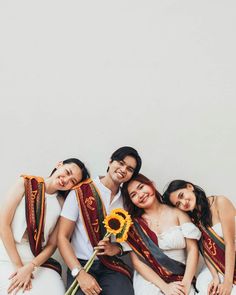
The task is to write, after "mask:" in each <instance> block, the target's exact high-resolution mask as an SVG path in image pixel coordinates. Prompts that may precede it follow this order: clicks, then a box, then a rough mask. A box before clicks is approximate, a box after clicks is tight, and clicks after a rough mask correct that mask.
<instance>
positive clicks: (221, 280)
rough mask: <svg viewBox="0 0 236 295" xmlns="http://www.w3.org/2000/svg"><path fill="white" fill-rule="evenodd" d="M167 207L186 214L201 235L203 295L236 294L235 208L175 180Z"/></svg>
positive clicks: (200, 282)
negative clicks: (175, 208) (173, 207)
mask: <svg viewBox="0 0 236 295" xmlns="http://www.w3.org/2000/svg"><path fill="white" fill-rule="evenodd" d="M163 197H164V201H165V202H166V203H167V204H172V205H174V206H175V207H177V208H179V209H181V210H183V211H185V212H187V213H188V214H189V216H190V217H191V218H192V220H193V222H194V223H195V224H196V225H197V226H198V227H199V229H200V230H201V232H202V239H201V241H200V243H199V245H200V251H201V253H202V255H203V257H204V260H205V264H204V266H203V269H202V270H201V271H200V273H199V275H198V277H197V288H198V289H199V292H200V294H201V295H203V294H219V295H230V294H236V285H235V283H236V271H235V215H236V214H235V208H234V206H233V204H232V203H231V202H230V201H229V200H228V199H227V198H226V197H223V196H211V197H207V196H206V194H205V192H204V191H203V190H202V189H201V188H200V187H199V186H197V185H195V184H193V183H191V182H189V181H185V180H174V181H172V182H171V183H170V184H169V186H168V187H167V189H166V192H165V193H164V195H163Z"/></svg>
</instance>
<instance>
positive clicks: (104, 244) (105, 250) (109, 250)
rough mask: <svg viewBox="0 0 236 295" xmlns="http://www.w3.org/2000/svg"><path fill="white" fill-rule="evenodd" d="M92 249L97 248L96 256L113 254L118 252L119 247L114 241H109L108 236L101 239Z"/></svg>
mask: <svg viewBox="0 0 236 295" xmlns="http://www.w3.org/2000/svg"><path fill="white" fill-rule="evenodd" d="M94 250H98V253H97V256H99V255H108V256H114V255H117V254H119V253H120V247H118V246H117V245H116V244H115V243H110V241H109V238H105V239H103V240H101V241H100V242H99V243H98V245H97V246H96V247H94Z"/></svg>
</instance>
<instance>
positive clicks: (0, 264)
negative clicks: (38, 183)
mask: <svg viewBox="0 0 236 295" xmlns="http://www.w3.org/2000/svg"><path fill="white" fill-rule="evenodd" d="M45 203H46V215H45V227H44V243H43V246H45V245H46V243H47V240H48V237H49V235H50V233H51V232H52V231H53V229H54V227H55V225H56V222H57V220H58V218H59V215H60V212H61V206H60V204H59V202H58V200H57V197H56V195H47V194H46V198H45ZM11 227H12V232H13V236H14V240H15V243H16V248H17V251H18V253H19V255H20V257H21V260H22V262H23V263H24V264H26V263H28V262H30V261H32V259H34V255H33V254H32V252H31V250H30V245H29V242H28V238H27V234H26V233H25V230H26V219H25V197H23V198H22V200H21V202H20V204H19V205H18V207H17V209H16V211H15V215H14V218H13V221H12V226H11ZM13 272H14V267H13V265H12V263H11V261H10V258H9V256H8V254H7V252H6V249H5V247H4V245H3V242H2V240H1V239H0V295H6V294H8V293H7V289H8V287H9V284H10V281H9V279H8V278H9V277H10V275H11V274H12V273H13ZM13 292H14V291H13ZM64 293H65V287H64V283H63V281H62V278H61V276H60V275H59V274H58V273H57V272H56V271H55V270H52V269H49V268H46V267H38V268H37V270H36V271H35V272H34V279H32V289H31V290H30V291H26V292H25V293H22V291H21V290H19V291H18V292H17V295H18V294H29V295H42V294H52V295H54V294H55V295H63V294H64Z"/></svg>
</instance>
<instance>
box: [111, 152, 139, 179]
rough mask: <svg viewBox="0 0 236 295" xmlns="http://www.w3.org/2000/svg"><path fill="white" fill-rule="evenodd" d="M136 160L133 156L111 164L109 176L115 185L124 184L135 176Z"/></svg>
mask: <svg viewBox="0 0 236 295" xmlns="http://www.w3.org/2000/svg"><path fill="white" fill-rule="evenodd" d="M136 165H137V163H136V160H135V158H133V157H131V156H126V157H125V158H124V159H123V160H118V161H117V160H114V161H112V162H110V164H109V170H108V174H109V176H110V177H111V178H112V180H113V181H114V182H115V183H118V184H121V183H124V182H126V181H128V180H130V178H131V177H132V176H133V174H134V169H135V168H136Z"/></svg>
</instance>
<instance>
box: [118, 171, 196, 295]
mask: <svg viewBox="0 0 236 295" xmlns="http://www.w3.org/2000/svg"><path fill="white" fill-rule="evenodd" d="M122 194H123V197H124V203H125V208H126V209H127V210H128V211H129V213H130V214H131V216H132V218H133V223H134V224H133V225H132V226H131V229H130V231H129V234H128V240H127V241H128V243H129V245H130V246H131V248H132V249H133V250H134V251H133V252H131V261H132V263H133V266H134V269H135V272H134V291H135V295H141V294H150V295H159V294H166V295H171V294H181V295H183V294H195V291H194V288H193V286H192V281H193V278H194V274H195V271H196V265H197V262H198V248H197V242H196V240H197V239H199V238H200V236H201V233H200V231H199V230H198V228H197V227H195V226H194V225H193V224H192V223H191V221H190V218H189V217H188V215H187V214H184V213H183V212H181V211H180V210H178V209H176V208H171V207H170V206H167V205H164V204H162V201H161V195H160V193H159V192H158V191H157V190H156V189H155V187H154V185H153V183H152V181H150V180H149V179H148V178H147V177H145V176H144V175H142V174H139V175H138V176H137V177H135V178H133V179H132V180H131V181H129V182H128V183H126V184H124V185H123V189H122Z"/></svg>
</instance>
